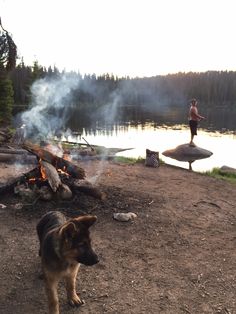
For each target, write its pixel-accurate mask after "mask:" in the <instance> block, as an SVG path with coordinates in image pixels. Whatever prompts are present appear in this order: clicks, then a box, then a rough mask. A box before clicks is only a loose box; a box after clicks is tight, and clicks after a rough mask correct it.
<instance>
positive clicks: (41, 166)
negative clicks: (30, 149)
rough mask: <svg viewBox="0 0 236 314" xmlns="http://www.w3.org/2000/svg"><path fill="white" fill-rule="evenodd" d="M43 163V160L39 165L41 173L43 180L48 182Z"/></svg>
mask: <svg viewBox="0 0 236 314" xmlns="http://www.w3.org/2000/svg"><path fill="white" fill-rule="evenodd" d="M41 161H42V159H40V160H39V164H40V173H41V176H42V179H43V180H46V179H47V175H46V171H45V168H44V167H43V165H42V163H41Z"/></svg>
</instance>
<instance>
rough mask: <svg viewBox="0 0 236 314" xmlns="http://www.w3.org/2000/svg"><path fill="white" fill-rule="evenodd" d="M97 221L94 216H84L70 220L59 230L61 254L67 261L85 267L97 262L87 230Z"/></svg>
mask: <svg viewBox="0 0 236 314" xmlns="http://www.w3.org/2000/svg"><path fill="white" fill-rule="evenodd" d="M96 220H97V217H96V216H92V215H86V216H81V217H78V218H73V219H70V220H69V221H68V222H66V223H65V224H64V225H63V226H62V227H61V228H60V231H59V233H60V236H61V254H62V255H63V256H64V257H65V258H66V259H67V260H68V261H76V262H78V263H82V264H84V265H87V266H92V265H94V264H96V263H98V262H99V259H98V256H97V254H96V253H95V252H94V251H93V249H92V246H91V239H90V233H89V228H90V227H91V226H92V225H93V224H94V223H95V221H96Z"/></svg>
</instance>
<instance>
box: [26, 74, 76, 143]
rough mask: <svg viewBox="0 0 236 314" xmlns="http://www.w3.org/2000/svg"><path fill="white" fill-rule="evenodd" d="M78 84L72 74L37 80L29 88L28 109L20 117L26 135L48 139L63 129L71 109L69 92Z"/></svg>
mask: <svg viewBox="0 0 236 314" xmlns="http://www.w3.org/2000/svg"><path fill="white" fill-rule="evenodd" d="M78 84H79V78H78V76H76V75H73V74H64V75H61V76H59V77H57V78H44V79H39V80H37V81H36V82H35V83H34V84H33V85H32V87H31V94H32V101H31V104H30V109H29V110H28V111H26V112H24V113H23V114H22V116H21V120H22V122H23V123H24V124H25V125H26V130H27V134H28V135H31V136H32V135H33V136H34V137H37V136H38V137H41V138H49V137H51V136H53V135H54V134H55V132H56V131H58V130H62V129H64V128H65V124H66V121H67V119H68V115H69V111H70V108H71V104H70V97H71V92H72V90H73V89H75V88H77V87H78Z"/></svg>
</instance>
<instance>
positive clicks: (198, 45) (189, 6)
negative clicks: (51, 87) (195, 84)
mask: <svg viewBox="0 0 236 314" xmlns="http://www.w3.org/2000/svg"><path fill="white" fill-rule="evenodd" d="M234 7H235V0H66V1H64V0H0V17H1V19H2V24H3V27H4V28H5V29H7V31H8V32H9V33H10V34H11V35H12V37H13V40H14V42H15V43H16V45H17V47H18V55H19V56H20V57H23V58H24V62H25V64H26V65H33V62H34V61H35V60H37V61H38V63H39V64H40V65H42V66H45V67H48V66H52V67H53V66H56V67H57V68H58V69H59V70H63V69H65V70H66V71H70V70H74V71H79V72H80V73H81V74H85V73H87V74H93V73H95V74H97V75H100V74H104V73H109V74H111V73H112V74H114V75H117V76H130V77H144V76H155V75H166V74H168V73H178V72H190V71H193V72H205V71H213V70H217V71H225V70H229V71H230V70H232V71H236V57H235V56H236V44H235V30H236V19H235V9H234Z"/></svg>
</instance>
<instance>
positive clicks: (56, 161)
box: [22, 141, 85, 179]
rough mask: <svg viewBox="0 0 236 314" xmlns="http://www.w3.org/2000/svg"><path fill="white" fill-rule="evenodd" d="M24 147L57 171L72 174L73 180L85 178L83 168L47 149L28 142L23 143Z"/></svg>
mask: <svg viewBox="0 0 236 314" xmlns="http://www.w3.org/2000/svg"><path fill="white" fill-rule="evenodd" d="M22 147H23V148H24V149H26V150H27V151H29V152H31V153H32V154H34V155H36V156H37V157H38V158H39V159H42V160H44V161H47V162H48V163H50V164H52V165H53V166H54V167H55V168H56V169H62V170H63V171H64V170H65V169H66V172H67V173H68V174H70V175H71V176H72V177H73V178H76V179H84V178H85V171H84V169H83V168H81V167H79V166H77V165H75V164H73V163H72V162H70V161H68V160H65V159H63V158H61V157H58V156H56V155H54V154H52V153H51V152H49V151H47V150H46V149H42V148H41V147H40V146H39V145H36V144H33V143H31V142H29V141H26V142H25V143H23V145H22Z"/></svg>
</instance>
